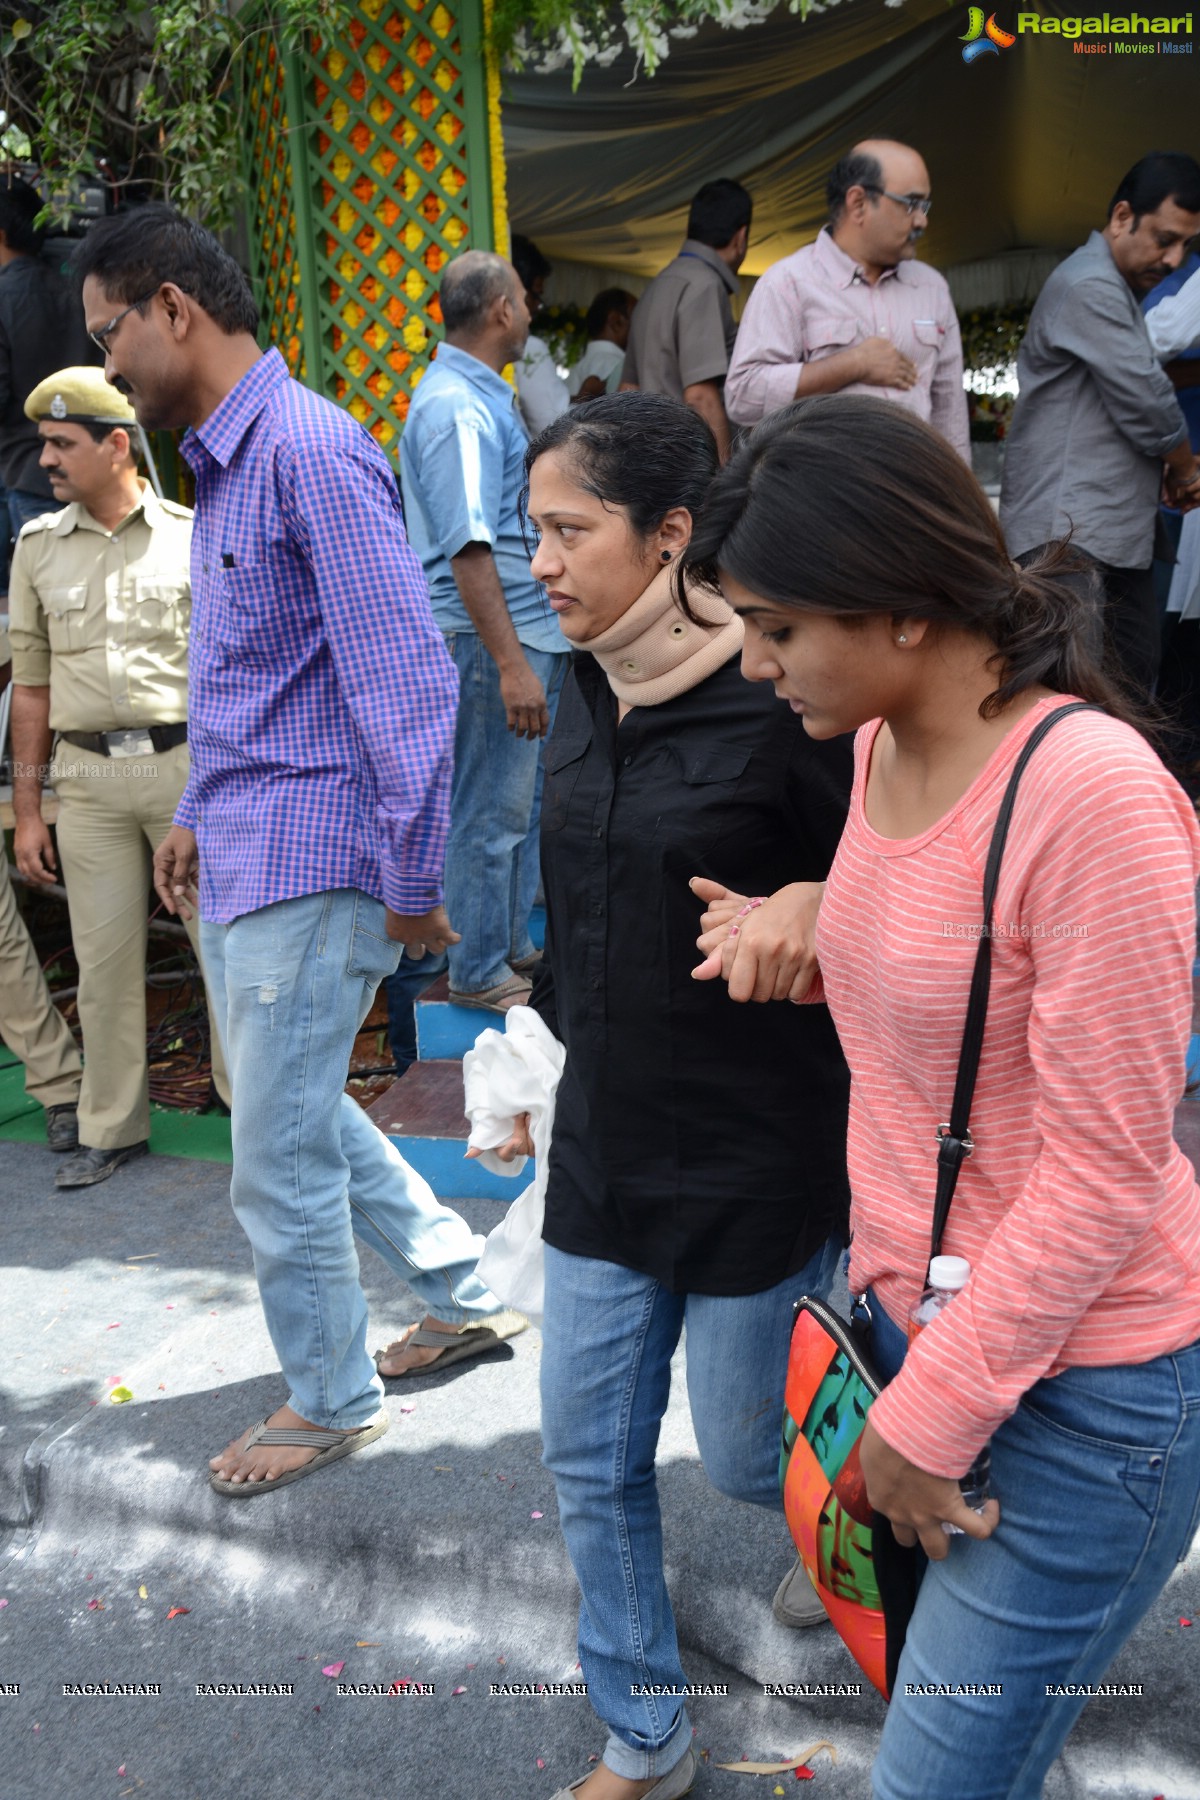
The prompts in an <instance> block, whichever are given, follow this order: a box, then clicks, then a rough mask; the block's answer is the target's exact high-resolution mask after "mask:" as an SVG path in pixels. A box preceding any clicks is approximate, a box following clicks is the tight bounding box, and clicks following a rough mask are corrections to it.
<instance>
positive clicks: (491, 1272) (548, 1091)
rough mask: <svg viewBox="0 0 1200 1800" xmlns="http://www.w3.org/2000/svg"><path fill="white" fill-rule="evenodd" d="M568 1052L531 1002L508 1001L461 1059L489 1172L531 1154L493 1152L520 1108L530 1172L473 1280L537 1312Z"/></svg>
mask: <svg viewBox="0 0 1200 1800" xmlns="http://www.w3.org/2000/svg"><path fill="white" fill-rule="evenodd" d="M565 1060H566V1051H565V1050H564V1049H563V1046H562V1045H561V1044H560V1043H559V1041H558V1039H557V1038H556V1037H555V1036H554V1035H553V1033H552V1032H551V1031H550V1030H548V1028H547V1027H546V1026H545V1025H543V1023H542V1021H541V1019H540V1018H539V1017H538V1015H537V1013H535V1012H534V1011H533V1009H532V1007H529V1006H511V1007H509V1009H508V1011H507V1012H506V1013H505V1015H504V1030H503V1031H497V1030H495V1029H494V1028H493V1029H491V1030H488V1031H483V1032H481V1033H480V1034H479V1036H478V1037H477V1038H476V1040H475V1048H474V1049H473V1050H468V1051H467V1054H466V1055H465V1056H464V1057H463V1091H464V1096H465V1101H466V1113H467V1117H468V1119H469V1120H470V1122H471V1135H470V1138H469V1140H468V1142H469V1144H470V1147H471V1149H473V1150H480V1151H482V1152H483V1154H482V1155H481V1156H480V1158H479V1161H480V1162H481V1163H482V1165H483V1167H484V1168H485V1169H489V1170H490V1171H491V1172H492V1174H494V1175H513V1176H516V1175H519V1174H520V1173H521V1172H522V1170H523V1169H524V1167H525V1164H526V1162H527V1161H528V1160H529V1159H528V1158H527V1157H524V1156H521V1157H518V1158H516V1160H515V1161H513V1162H501V1161H500V1158H499V1157H498V1156H495V1155H493V1154H492V1152H493V1151H494V1150H495V1149H496V1148H497V1147H498V1146H499V1145H501V1144H505V1143H507V1142H508V1140H509V1138H510V1137H511V1136H512V1134H513V1128H514V1125H515V1123H516V1118H517V1114H518V1113H528V1114H529V1133H530V1136H531V1137H532V1139H533V1149H534V1157H535V1162H534V1178H533V1181H532V1182H531V1183H530V1185H529V1186H528V1187H527V1188H526V1189H525V1190H524V1192H523V1193H521V1194H519V1195H518V1197H517V1198H516V1199H515V1200H514V1201H513V1203H512V1205H511V1206H510V1207H509V1209H508V1211H507V1213H506V1214H505V1215H504V1217H503V1219H502V1220H501V1221H500V1223H499V1225H497V1226H496V1227H495V1229H494V1230H493V1231H490V1232H489V1233H488V1238H487V1243H486V1244H485V1245H484V1248H483V1255H482V1256H481V1257H480V1259H479V1278H480V1280H481V1281H486V1282H487V1285H488V1286H489V1287H490V1288H491V1290H492V1292H493V1294H495V1296H496V1298H497V1299H498V1300H502V1301H503V1302H504V1304H505V1306H512V1307H515V1308H516V1309H517V1310H518V1311H519V1312H523V1313H527V1314H529V1315H530V1316H531V1317H533V1318H540V1317H541V1312H542V1267H543V1258H542V1218H543V1215H544V1212H545V1206H546V1179H547V1174H548V1170H549V1161H550V1135H551V1132H552V1131H553V1129H554V1096H555V1094H556V1092H557V1090H558V1078H559V1076H560V1075H561V1074H562V1070H563V1063H564V1062H565Z"/></svg>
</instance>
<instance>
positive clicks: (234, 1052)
mask: <svg viewBox="0 0 1200 1800" xmlns="http://www.w3.org/2000/svg"><path fill="white" fill-rule="evenodd" d="M200 943H201V949H202V954H203V956H204V957H205V960H206V964H207V968H208V974H209V986H210V992H211V995H212V1000H213V1003H214V1005H216V1006H217V1007H218V1009H221V1010H222V1012H223V1016H222V1017H221V1018H220V1019H219V1020H218V1029H219V1031H220V1034H221V1039H222V1042H223V1043H224V1045H225V1053H226V1058H227V1061H228V1066H229V1079H230V1085H231V1087H232V1089H233V1119H232V1126H233V1177H232V1181H231V1183H230V1195H231V1198H232V1200H233V1210H234V1212H235V1213H236V1214H237V1218H238V1222H239V1223H240V1224H241V1226H242V1229H243V1230H244V1231H245V1233H246V1236H247V1237H248V1238H249V1240H250V1244H251V1247H252V1249H253V1251H254V1272H255V1275H256V1276H257V1278H258V1289H259V1293H260V1295H261V1296H262V1304H263V1313H264V1314H265V1316H266V1321H267V1328H268V1330H269V1331H270V1333H271V1341H272V1343H273V1344H274V1346H275V1350H276V1353H277V1355H278V1357H279V1363H280V1367H281V1368H282V1370H283V1373H284V1377H285V1379H286V1380H287V1382H288V1385H289V1388H290V1390H291V1391H290V1393H289V1395H288V1403H289V1404H290V1405H291V1406H292V1407H294V1408H295V1410H296V1412H298V1413H299V1414H300V1416H301V1418H303V1419H307V1420H308V1421H309V1422H310V1423H311V1424H313V1425H321V1426H327V1427H333V1428H336V1429H339V1430H344V1429H347V1428H349V1427H351V1426H355V1425H362V1424H364V1423H365V1422H366V1421H367V1420H368V1419H370V1418H372V1417H373V1416H374V1415H375V1414H376V1413H377V1412H378V1411H379V1405H380V1401H381V1399H382V1396H383V1384H382V1383H381V1381H380V1379H379V1376H378V1375H377V1374H376V1372H375V1365H374V1363H373V1362H372V1360H371V1358H370V1356H368V1354H367V1347H366V1339H367V1301H366V1296H365V1295H364V1293H363V1291H362V1287H361V1285H360V1282H359V1269H358V1254H357V1252H356V1250H355V1248H354V1234H355V1232H357V1234H358V1236H359V1237H360V1238H362V1240H363V1242H364V1243H367V1244H369V1245H370V1246H371V1248H372V1249H373V1250H377V1251H378V1252H379V1254H380V1256H382V1257H383V1259H384V1261H385V1262H386V1263H387V1264H388V1266H389V1267H390V1268H391V1269H393V1270H394V1271H395V1272H396V1274H397V1275H399V1276H400V1277H401V1278H402V1279H403V1280H404V1281H406V1282H407V1283H408V1285H409V1286H410V1287H411V1288H412V1290H413V1292H414V1293H415V1294H417V1295H418V1297H419V1298H420V1300H421V1302H422V1304H423V1305H424V1306H426V1307H427V1308H428V1309H429V1310H430V1311H431V1312H435V1313H436V1314H437V1315H438V1316H439V1317H440V1318H444V1319H448V1320H461V1321H466V1320H468V1319H474V1318H480V1317H483V1316H485V1315H486V1314H488V1313H493V1312H496V1311H498V1310H499V1307H500V1302H499V1301H498V1300H497V1299H496V1297H495V1295H494V1294H492V1293H491V1291H490V1290H489V1289H488V1288H486V1287H485V1286H484V1284H483V1282H482V1281H480V1279H479V1277H478V1276H477V1275H476V1273H475V1264H476V1262H477V1261H478V1258H479V1253H480V1251H481V1249H482V1248H483V1240H482V1238H479V1237H476V1236H475V1235H474V1234H473V1233H472V1232H471V1231H470V1229H469V1228H468V1226H467V1224H466V1222H465V1221H464V1220H463V1219H460V1218H459V1216H458V1214H457V1213H453V1212H450V1211H449V1209H448V1208H446V1207H444V1206H442V1205H441V1204H440V1203H439V1202H438V1201H437V1200H436V1199H435V1197H434V1195H433V1192H432V1190H431V1189H430V1187H429V1185H428V1183H427V1182H425V1181H423V1180H422V1178H421V1177H420V1176H419V1175H418V1174H417V1173H416V1171H415V1170H413V1169H410V1168H409V1166H408V1164H407V1163H406V1162H405V1161H404V1158H403V1157H402V1156H401V1155H400V1153H399V1151H398V1150H397V1149H396V1148H395V1146H394V1145H393V1144H392V1143H391V1142H390V1141H389V1139H387V1138H386V1137H384V1135H383V1133H382V1132H381V1131H380V1130H379V1129H378V1128H377V1127H376V1126H375V1125H373V1124H372V1123H371V1121H370V1119H368V1117H367V1115H366V1113H365V1112H363V1110H362V1108H361V1107H360V1106H358V1105H356V1104H355V1102H354V1101H353V1100H351V1099H349V1098H348V1097H347V1095H346V1093H345V1091H344V1089H345V1083H346V1073H347V1070H348V1068H349V1066H350V1053H351V1050H352V1049H353V1046H354V1036H355V1033H356V1032H357V1030H358V1028H359V1026H360V1025H361V1024H362V1022H363V1019H364V1018H365V1017H366V1015H367V1013H368V1011H369V1010H370V1006H371V1002H372V1000H373V999H374V996H375V990H376V988H377V987H378V985H379V982H380V979H381V978H382V977H383V976H384V975H386V974H388V973H390V972H391V970H392V969H394V968H395V966H396V959H397V957H398V955H399V951H400V946H399V945H398V944H393V943H392V942H391V941H390V940H389V939H388V937H387V936H386V934H385V929H384V909H383V906H382V904H381V902H380V901H378V900H373V899H371V898H370V897H369V896H368V895H366V894H362V893H358V892H356V891H355V890H354V889H353V888H339V889H335V890H334V891H332V892H329V893H323V894H306V895H304V896H302V897H301V898H300V899H296V900H281V901H279V902H278V903H277V904H275V905H273V906H264V907H262V908H261V909H260V910H259V911H257V912H252V913H246V914H244V915H243V917H242V918H240V919H235V920H234V921H233V923H232V924H229V925H214V924H211V923H209V922H208V921H207V920H204V921H202V922H201V926H200Z"/></svg>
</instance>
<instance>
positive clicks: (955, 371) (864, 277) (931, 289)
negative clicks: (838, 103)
mask: <svg viewBox="0 0 1200 1800" xmlns="http://www.w3.org/2000/svg"><path fill="white" fill-rule="evenodd" d="M826 196H827V198H828V201H829V224H828V225H826V226H825V227H823V229H822V230H821V232H820V233H819V234H818V236H817V239H816V242H815V243H812V244H807V245H806V246H805V247H804V248H803V249H802V250H797V251H796V252H795V253H794V255H792V256H787V257H784V259H783V261H782V262H778V263H776V264H775V265H774V267H773V268H770V269H768V270H767V272H766V274H765V275H763V276H762V277H761V279H760V280H759V281H758V283H757V285H756V286H755V289H754V292H753V293H752V294H751V296H750V298H749V300H748V301H747V302H746V310H745V312H744V313H743V315H742V322H741V325H740V326H739V328H738V335H737V344H736V346H735V348H734V352H733V361H732V363H731V364H730V367H729V374H728V377H727V379H726V383H725V405H726V409H727V411H728V413H729V416H730V418H731V419H732V420H734V422H735V423H736V424H738V425H755V424H757V423H758V421H759V420H760V419H762V418H765V417H766V415H767V414H768V413H772V412H777V411H778V409H779V408H780V407H781V406H787V405H788V404H789V403H790V402H791V401H792V400H802V399H806V398H807V397H808V396H809V395H810V394H836V393H849V394H862V393H871V394H876V395H878V396H881V397H882V398H884V399H887V400H894V401H896V403H897V404H898V405H900V406H908V407H911V409H912V410H913V411H914V412H915V413H918V414H919V415H920V417H921V418H922V419H925V420H926V421H927V422H928V423H929V424H931V425H932V426H934V427H935V429H936V430H938V431H940V432H941V433H942V435H943V437H945V438H946V439H947V440H948V441H949V442H950V443H951V444H952V445H953V446H954V448H955V449H956V450H957V451H958V452H959V454H960V455H961V456H962V457H963V458H964V460H965V461H967V462H969V461H970V455H971V452H970V440H969V434H968V427H967V402H966V396H965V395H964V393H963V381H962V374H963V368H962V340H961V337H960V335H959V329H958V318H957V315H956V314H955V311H954V304H953V302H952V300H951V298H950V290H949V288H948V287H947V286H946V283H945V281H944V280H943V278H942V276H941V275H939V274H938V273H937V271H936V269H931V268H930V267H929V266H928V265H927V264H926V263H922V262H918V261H917V260H916V256H917V250H918V247H919V245H920V242H921V237H922V235H923V233H924V231H925V227H926V225H927V224H928V222H929V214H930V210H931V207H932V204H933V203H932V201H931V199H930V192H929V171H928V170H927V169H926V167H925V164H924V162H923V161H922V160H921V158H920V156H918V154H917V152H916V151H915V150H911V149H909V147H908V146H907V145H906V144H897V143H893V142H892V141H891V140H889V139H884V138H878V139H868V140H866V141H865V142H863V143H861V144H856V145H855V147H854V149H853V150H851V151H850V153H849V155H848V156H843V157H842V158H841V159H840V161H839V162H837V163H836V164H835V165H834V167H833V169H832V171H831V172H830V175H829V180H828V182H827V184H826Z"/></svg>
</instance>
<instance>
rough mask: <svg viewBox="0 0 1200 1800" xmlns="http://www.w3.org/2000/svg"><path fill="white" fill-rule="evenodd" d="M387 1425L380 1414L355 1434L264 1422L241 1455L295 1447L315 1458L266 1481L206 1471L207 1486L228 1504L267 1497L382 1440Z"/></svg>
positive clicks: (352, 1431)
mask: <svg viewBox="0 0 1200 1800" xmlns="http://www.w3.org/2000/svg"><path fill="white" fill-rule="evenodd" d="M390 1423H391V1421H390V1419H389V1418H388V1416H387V1414H386V1413H380V1414H379V1417H378V1418H377V1419H375V1420H373V1422H372V1423H371V1424H370V1425H361V1426H359V1427H358V1428H357V1429H356V1430H351V1431H315V1430H312V1429H311V1428H309V1429H305V1428H304V1427H303V1426H300V1425H270V1426H269V1425H268V1424H267V1421H266V1419H264V1420H263V1421H262V1423H261V1424H259V1425H256V1426H255V1427H254V1428H253V1430H252V1431H251V1432H250V1433H249V1435H248V1436H247V1438H246V1442H245V1443H244V1444H243V1446H242V1449H243V1452H244V1451H246V1450H252V1449H253V1448H254V1446H255V1445H256V1444H295V1445H299V1446H302V1447H303V1448H304V1449H306V1450H307V1449H309V1448H311V1447H313V1446H316V1447H317V1454H316V1456H313V1457H310V1458H309V1460H308V1461H307V1462H306V1463H301V1465H300V1467H299V1468H298V1469H288V1470H287V1471H286V1473H284V1474H283V1475H275V1476H272V1477H271V1479H270V1480H268V1481H229V1480H227V1479H226V1478H225V1477H224V1476H223V1475H215V1474H214V1473H213V1472H212V1471H211V1470H210V1471H209V1476H208V1479H209V1484H210V1485H211V1486H212V1487H213V1488H215V1490H216V1492H217V1493H218V1494H226V1495H227V1496H228V1497H229V1498H230V1499H231V1500H234V1499H236V1500H248V1499H250V1498H252V1496H253V1495H255V1494H269V1493H270V1492H271V1490H272V1488H280V1487H286V1486H287V1484H288V1482H289V1481H299V1480H300V1477H301V1476H302V1475H312V1474H314V1473H315V1472H316V1471H317V1470H318V1469H323V1468H325V1466H326V1464H327V1463H331V1462H337V1461H338V1459H339V1458H340V1457H343V1456H351V1455H353V1453H354V1451H355V1450H361V1449H362V1448H363V1446H364V1444H373V1443H374V1442H375V1439H376V1438H381V1437H382V1436H383V1434H384V1432H385V1431H386V1430H387V1428H388V1426H389V1424H390Z"/></svg>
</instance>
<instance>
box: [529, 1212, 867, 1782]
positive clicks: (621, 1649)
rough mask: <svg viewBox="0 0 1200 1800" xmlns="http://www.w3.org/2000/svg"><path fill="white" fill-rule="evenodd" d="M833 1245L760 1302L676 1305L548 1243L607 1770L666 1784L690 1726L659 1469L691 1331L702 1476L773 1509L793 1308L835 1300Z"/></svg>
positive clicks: (556, 1384) (553, 1392)
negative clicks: (676, 1361) (681, 1355)
mask: <svg viewBox="0 0 1200 1800" xmlns="http://www.w3.org/2000/svg"><path fill="white" fill-rule="evenodd" d="M838 1254H839V1246H838V1244H837V1242H836V1241H835V1240H834V1239H832V1238H831V1239H830V1240H829V1241H828V1243H826V1244H825V1245H824V1246H823V1247H822V1249H821V1250H819V1251H818V1252H817V1254H816V1255H815V1256H814V1257H813V1258H812V1259H811V1260H810V1261H809V1262H808V1263H807V1264H806V1266H805V1267H804V1268H803V1269H801V1270H800V1271H799V1272H798V1273H797V1274H795V1275H790V1276H789V1277H788V1278H787V1280H786V1281H782V1282H780V1283H779V1285H778V1286H777V1287H773V1288H768V1289H767V1290H766V1291H765V1292H764V1293H761V1294H742V1295H736V1296H722V1295H712V1294H670V1293H668V1292H667V1290H666V1289H665V1288H664V1287H662V1286H661V1285H660V1284H659V1283H658V1282H657V1281H655V1280H653V1279H652V1277H650V1276H649V1275H639V1274H637V1273H636V1272H635V1271H634V1270H632V1269H625V1268H622V1267H621V1266H620V1265H619V1264H617V1263H610V1262H601V1261H598V1260H596V1259H595V1258H592V1257H587V1256H568V1255H566V1254H565V1253H564V1252H562V1251H560V1250H555V1249H552V1248H551V1246H550V1245H549V1244H547V1246H546V1292H545V1315H544V1318H543V1322H542V1338H543V1348H542V1438H543V1442H544V1461H545V1464H546V1467H547V1468H548V1469H549V1470H550V1471H551V1473H552V1474H553V1476H554V1482H555V1486H556V1488H557V1490H558V1506H559V1513H560V1516H561V1519H562V1527H563V1534H564V1536H565V1537H566V1540H567V1549H568V1550H569V1552H570V1555H571V1561H572V1563H573V1564H574V1567H575V1574H576V1576H577V1578H578V1581H579V1587H580V1591H581V1597H582V1603H581V1606H580V1611H579V1660H580V1663H581V1665H582V1668H583V1674H584V1679H585V1680H586V1682H587V1684H588V1696H589V1698H590V1700H591V1702H592V1705H593V1706H594V1707H595V1709H596V1711H597V1712H598V1713H599V1714H600V1717H601V1718H602V1719H603V1720H604V1722H605V1724H606V1725H607V1726H608V1728H609V1736H608V1743H607V1745H606V1746H605V1750H604V1761H605V1763H606V1764H607V1765H608V1767H609V1768H610V1769H612V1770H613V1771H614V1773H616V1774H617V1775H623V1776H625V1777H627V1778H628V1779H630V1780H634V1781H640V1780H643V1779H645V1778H647V1777H649V1776H651V1775H658V1776H661V1775H665V1774H666V1773H667V1771H668V1770H670V1769H673V1768H674V1766H675V1764H676V1763H677V1762H679V1761H680V1760H681V1758H682V1757H683V1756H684V1754H685V1752H686V1751H687V1748H688V1745H689V1743H690V1741H691V1726H690V1724H689V1722H688V1717H687V1713H686V1712H685V1710H684V1708H683V1702H682V1700H681V1698H680V1697H679V1696H678V1695H671V1694H666V1695H662V1694H658V1695H655V1694H632V1693H631V1692H630V1689H631V1688H632V1687H638V1686H647V1687H649V1686H659V1687H666V1688H682V1687H683V1686H684V1684H685V1680H686V1678H685V1676H684V1673H683V1669H682V1667H681V1665H680V1661H679V1645H678V1642H677V1640H676V1636H675V1619H674V1615H673V1614H672V1611H671V1601H670V1598H669V1596H668V1594H667V1587H666V1580H665V1578H664V1575H663V1548H662V1521H661V1517H660V1514H659V1506H658V1488H657V1484H656V1481H655V1476H654V1456H655V1451H656V1449H657V1447H658V1433H659V1426H660V1424H661V1422H662V1417H663V1414H664V1412H665V1411H666V1407H667V1399H668V1396H669V1393H670V1387H671V1356H672V1353H673V1351H674V1349H675V1346H676V1345H677V1344H678V1342H679V1336H680V1332H681V1331H682V1330H683V1327H684V1325H685V1323H686V1325H687V1384H688V1402H689V1404H690V1406H691V1412H692V1423H693V1425H694V1426H695V1429H696V1441H697V1443H698V1444H699V1446H700V1455H701V1457H702V1459H703V1461H704V1468H705V1471H706V1473H707V1474H708V1477H709V1479H710V1480H711V1481H712V1482H713V1484H714V1486H716V1487H718V1488H720V1489H721V1491H722V1492H723V1493H726V1494H730V1495H732V1496H733V1498H734V1499H738V1500H749V1501H751V1502H752V1503H753V1504H754V1505H756V1506H768V1507H773V1508H777V1507H779V1505H780V1498H779V1431H780V1422H781V1420H782V1418H783V1390H784V1385H785V1382H786V1378H787V1360H788V1345H789V1342H790V1339H791V1331H792V1306H793V1303H794V1301H796V1300H797V1299H798V1298H799V1297H800V1295H802V1294H804V1293H809V1294H817V1295H821V1296H824V1295H825V1294H827V1293H828V1291H829V1287H830V1284H831V1283H832V1280H833V1275H834V1271H835V1269H836V1267H837V1260H838Z"/></svg>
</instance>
